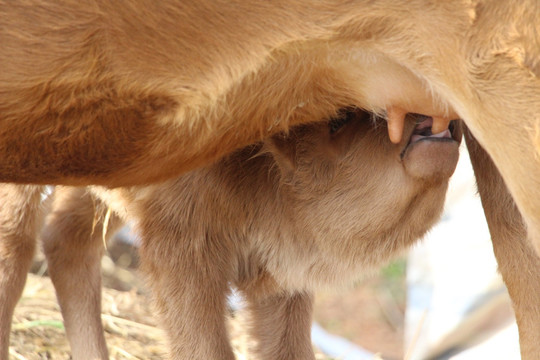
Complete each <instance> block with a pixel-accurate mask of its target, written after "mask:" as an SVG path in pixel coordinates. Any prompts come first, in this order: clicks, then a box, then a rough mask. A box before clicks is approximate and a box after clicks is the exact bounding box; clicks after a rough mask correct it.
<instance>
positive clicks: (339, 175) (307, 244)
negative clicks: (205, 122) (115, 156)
mask: <svg viewBox="0 0 540 360" xmlns="http://www.w3.org/2000/svg"><path fill="white" fill-rule="evenodd" d="M420 118H421V117H420ZM412 120H413V119H411V118H409V119H408V121H407V124H406V126H405V134H406V136H405V138H404V139H403V142H402V143H400V144H397V145H396V144H392V143H391V142H390V140H389V139H388V135H387V130H386V126H385V124H386V123H385V122H384V120H381V119H379V120H378V122H377V123H376V124H374V123H373V120H372V119H370V117H369V115H368V114H366V113H364V112H361V111H358V110H349V111H348V112H346V113H344V114H343V116H342V118H340V119H339V120H333V121H332V122H330V123H329V124H328V123H324V122H323V123H317V124H311V125H305V126H300V127H297V128H295V129H293V130H291V132H290V133H289V135H283V134H282V135H278V136H275V137H273V138H271V139H268V140H266V141H264V142H263V143H258V144H255V145H252V146H248V147H246V148H244V149H242V150H239V151H237V152H235V153H233V154H231V155H230V156H227V157H226V158H224V159H223V160H220V161H219V162H217V163H216V164H214V165H212V166H208V167H205V168H202V169H199V170H196V171H193V172H190V173H187V174H186V175H184V176H182V177H180V178H178V179H175V180H171V181H168V182H165V183H163V184H159V185H152V186H148V187H143V188H120V189H117V190H106V189H104V188H93V193H94V194H95V195H97V196H98V197H99V198H100V199H101V201H103V202H104V203H105V204H107V205H108V206H110V207H111V208H112V209H113V210H118V211H117V212H116V217H115V218H114V219H113V225H112V228H111V229H109V231H108V233H109V234H111V233H112V232H114V230H115V229H116V227H117V226H118V225H119V223H118V218H119V217H121V218H124V219H126V218H130V219H132V220H136V222H137V223H138V228H139V230H140V232H141V235H142V246H141V263H142V269H143V272H144V273H145V274H146V275H147V277H148V280H149V281H148V283H149V285H150V287H151V289H152V292H153V296H154V299H155V304H156V308H157V310H158V311H157V313H158V315H159V316H160V323H161V324H163V326H164V327H165V329H166V331H167V335H168V339H169V349H170V358H171V359H209V360H210V359H215V360H218V359H219V360H224V359H234V355H233V352H232V350H231V347H230V345H229V339H228V337H227V333H226V328H225V322H224V318H225V314H226V297H227V294H228V293H229V286H230V284H232V285H234V286H236V287H237V288H238V289H239V290H240V291H241V292H242V293H243V294H244V295H245V297H246V299H247V301H248V308H249V312H250V314H251V318H252V319H251V335H252V336H253V337H254V338H255V339H256V340H257V341H258V346H257V349H256V350H255V354H254V356H255V358H257V359H265V360H278V359H295V360H308V359H310V360H312V359H314V355H313V351H312V347H311V341H310V324H311V307H312V291H313V290H315V289H321V288H328V287H335V286H343V285H345V284H351V283H352V282H353V281H354V280H355V279H358V278H359V277H360V276H362V273H365V272H366V271H368V270H370V269H373V268H374V267H375V266H378V265H380V264H381V263H383V262H385V261H387V260H388V259H389V258H391V257H392V256H394V255H395V254H397V253H400V252H402V251H404V250H405V249H406V248H407V247H408V246H409V245H410V244H412V243H413V242H414V241H415V240H417V239H418V238H420V237H421V236H422V235H423V234H424V233H425V232H426V231H427V230H428V229H429V228H430V227H431V226H432V225H433V223H434V222H435V221H437V219H438V217H439V215H440V213H441V211H442V207H443V203H444V197H445V193H446V188H447V184H448V179H449V177H450V175H451V174H452V172H453V171H454V169H455V165H456V163H457V157H458V142H456V141H455V140H453V139H452V138H450V137H447V138H442V139H441V138H428V139H422V140H419V141H417V142H415V137H411V136H413V134H418V133H419V132H420V130H419V129H420V128H421V127H422V126H423V125H422V124H423V123H422V122H420V125H418V126H416V125H415V123H414V121H412ZM457 125H458V124H455V125H452V128H453V130H454V136H455V137H456V138H457V139H459V138H460V136H461V135H460V129H459V126H457ZM424 129H425V128H424ZM448 136H450V134H448ZM409 139H411V141H412V142H411V143H410V144H408V143H409ZM99 204H101V203H100V202H99V201H97V200H95V201H94V202H93V201H92V198H91V196H90V195H89V193H88V192H86V190H85V189H81V188H70V187H60V188H58V190H57V197H56V199H55V202H54V206H53V211H52V213H51V215H50V216H49V218H48V221H47V226H46V228H45V230H44V232H43V241H44V249H45V253H46V255H47V259H48V261H49V265H50V274H51V278H52V280H53V282H54V284H55V286H56V289H57V292H58V298H59V300H60V304H61V308H62V311H63V314H64V317H65V322H66V330H67V332H68V337H69V339H70V342H71V345H72V349H73V354H74V358H75V359H94V358H103V357H104V356H105V355H106V349H105V348H104V346H103V344H104V342H103V339H102V336H98V333H99V332H100V331H101V325H100V322H99V316H98V315H99V312H98V310H99V264H100V261H99V260H100V259H99V258H100V255H101V252H102V244H103V242H102V239H101V234H102V232H101V228H100V226H101V223H99V224H98V226H97V228H95V227H93V220H94V216H93V209H94V208H95V207H96V206H97V207H98V209H101V210H100V213H101V214H103V211H104V209H106V207H104V206H102V205H99ZM83 284H84V285H86V286H83ZM96 336H98V338H96Z"/></svg>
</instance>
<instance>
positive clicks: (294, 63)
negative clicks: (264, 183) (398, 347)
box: [0, 0, 540, 353]
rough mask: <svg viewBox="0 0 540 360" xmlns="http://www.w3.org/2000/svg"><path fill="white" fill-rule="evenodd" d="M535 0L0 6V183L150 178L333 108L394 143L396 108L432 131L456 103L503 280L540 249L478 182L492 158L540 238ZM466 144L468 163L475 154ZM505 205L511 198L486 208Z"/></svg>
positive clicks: (533, 296) (531, 310)
mask: <svg viewBox="0 0 540 360" xmlns="http://www.w3.org/2000/svg"><path fill="white" fill-rule="evenodd" d="M539 6H540V5H539V4H538V2H537V1H535V0H527V1H521V2H519V3H511V2H506V1H497V0H491V1H489V0H485V1H482V0H478V1H474V0H471V1H467V0H459V1H458V0H455V1H444V2H443V1H441V2H432V1H428V0H412V1H405V0H401V1H393V0H383V1H377V2H372V1H344V0H334V1H331V0H329V1H325V2H317V3H313V2H310V1H282V2H279V1H273V2H268V3H266V2H265V3H261V2H255V1H208V0H206V1H160V2H152V1H149V0H148V1H142V0H138V1H130V2H122V1H116V2H106V1H99V0H98V1H92V2H78V1H69V0H66V1H55V2H51V3H43V2H36V1H17V2H9V1H2V2H0V44H1V49H0V69H1V71H0V180H1V181H15V182H36V183H66V184H90V183H98V184H104V185H109V186H120V185H130V184H140V183H147V182H152V181H157V180H162V179H165V178H168V177H171V176H174V175H176V174H178V173H180V172H183V171H186V170H188V169H192V168H194V167H197V166H199V165H201V164H204V163H207V162H209V161H211V160H214V159H217V158H218V157H220V156H221V155H223V154H225V153H228V152H229V151H231V150H233V149H235V148H238V147H241V146H243V145H246V144H248V143H251V142H253V141H255V140H257V139H260V138H262V137H264V136H265V135H268V134H271V133H274V132H277V131H280V130H282V129H287V128H289V127H290V126H292V125H294V124H297V123H302V122H306V121H308V120H309V119H313V118H325V117H329V116H332V115H335V113H336V111H337V109H339V108H342V107H343V106H358V107H361V108H365V109H367V110H370V111H373V112H376V113H385V112H387V113H388V117H389V120H390V123H391V126H390V129H392V130H391V132H390V135H391V138H392V139H393V140H394V141H397V140H398V139H399V138H400V135H399V134H400V129H401V118H402V116H403V114H404V113H406V112H416V113H422V114H426V115H430V116H432V117H433V118H434V121H435V123H434V128H435V129H444V127H445V124H446V121H447V120H448V118H451V117H453V116H454V114H457V115H458V116H459V117H461V118H463V119H464V120H465V122H466V124H467V126H468V127H469V128H470V131H471V133H472V135H474V137H475V138H476V139H477V140H478V141H479V143H480V144H481V145H482V147H483V149H485V150H486V151H487V153H488V154H489V156H490V157H491V158H492V159H493V161H494V163H495V165H496V168H495V167H492V166H490V167H486V166H484V165H485V163H477V164H476V165H477V166H476V169H477V171H480V173H477V176H479V183H480V186H481V188H484V189H489V191H487V192H484V191H481V193H483V194H484V195H483V197H484V199H485V205H486V206H487V207H488V211H487V214H488V217H490V219H488V221H490V223H491V224H490V225H491V227H492V229H496V230H497V232H496V233H494V238H500V239H502V240H501V241H502V242H501V243H500V242H495V243H494V245H495V250H496V252H498V248H499V246H501V245H500V244H502V243H504V244H508V245H504V246H503V248H504V249H505V251H503V252H501V253H503V254H505V255H504V256H500V257H499V263H500V265H501V271H502V272H503V275H504V276H505V277H506V278H507V279H509V278H512V277H513V276H516V275H515V271H511V270H512V269H514V268H515V267H516V266H515V265H512V264H513V262H512V261H510V260H508V259H510V258H512V259H520V258H522V257H523V256H524V255H523V254H524V253H526V254H527V256H530V259H532V260H531V261H532V264H533V265H531V264H529V265H527V266H528V267H529V268H528V269H527V271H529V272H531V270H530V266H534V267H535V269H536V268H537V267H538V261H537V259H536V258H535V257H534V254H531V249H529V245H527V243H523V242H521V240H522V239H521V238H522V237H524V236H525V235H524V234H525V230H523V229H524V225H523V224H522V223H521V219H519V214H517V213H514V211H515V210H514V209H513V207H512V206H513V205H512V201H511V200H510V199H509V198H506V195H505V194H506V190H505V185H504V183H502V182H499V183H498V184H499V185H497V186H493V184H494V182H493V181H492V178H493V177H497V176H498V175H497V174H496V173H497V170H496V169H498V170H499V171H500V173H501V175H502V178H503V179H504V182H505V183H506V185H507V186H508V189H509V192H510V194H511V195H512V197H513V199H514V200H515V202H516V204H517V207H518V208H519V210H520V211H521V214H523V215H524V219H525V222H526V225H527V230H528V233H529V238H530V239H532V244H533V245H534V246H535V247H536V249H537V250H538V249H539V247H540V215H538V214H540V192H539V190H538V189H540V186H539V185H540V184H539V182H540V180H539V179H540V164H539V156H540V155H539V148H540V145H539V141H540V140H539V139H540V118H539V116H540V115H539V114H540V80H539V75H540V60H539V59H540V39H539V37H540V35H539V34H540V30H539V26H540V25H539V24H538V21H537V18H538V14H539ZM471 141H473V142H474V141H476V140H474V139H473V140H471ZM477 149H478V157H476V156H477V155H473V161H474V162H477V161H478V159H479V158H481V157H485V155H484V154H483V150H482V148H477ZM482 184H485V186H484V185H482ZM493 190H497V193H496V195H493V194H492V193H491V191H493ZM486 193H490V194H491V195H490V198H493V199H499V200H493V201H490V200H486ZM503 200H504V201H505V204H510V205H508V206H505V207H502V208H500V207H498V206H497V205H496V204H497V201H503ZM494 206H495V207H494ZM490 214H491V215H490ZM493 214H496V216H495V215H493ZM492 215H493V217H492V218H491V216H492ZM509 218H512V219H517V220H516V221H515V222H512V223H511V224H510V223H508V222H507V219H509ZM514 225H515V226H517V227H518V228H520V229H521V230H519V231H514V230H515V227H514ZM513 237H515V239H512V238H513ZM508 241H509V242H508ZM520 244H522V245H520ZM516 264H517V265H520V264H522V262H520V261H517V263H516ZM521 266H525V265H521ZM518 268H519V266H518ZM507 272H508V274H507ZM532 273H533V274H536V272H535V271H532ZM535 276H536V275H535ZM529 277H530V276H529V275H527V276H526V278H525V279H515V280H512V281H513V282H514V283H516V284H520V285H519V286H518V287H520V286H522V284H525V283H530V284H533V285H534V286H533V287H532V288H531V287H529V288H527V290H526V291H525V290H523V291H522V290H517V291H515V293H514V295H513V296H515V297H516V298H515V299H514V302H515V303H516V304H517V303H520V302H522V301H520V300H516V299H518V298H524V299H525V300H526V301H525V300H524V301H523V302H524V303H526V304H529V305H527V306H526V307H525V308H526V309H527V313H528V314H529V315H524V316H523V320H522V321H523V322H529V320H528V319H537V318H539V317H540V314H539V312H540V310H538V307H537V306H533V305H531V304H538V303H540V301H539V300H540V299H539V298H540V289H539V286H540V285H535V284H540V281H537V280H532V281H531V280H530V278H529ZM536 279H537V278H536ZM507 281H509V280H507ZM518 313H519V311H518ZM519 321H520V319H519V316H518V322H519ZM531 324H532V325H531V326H532V327H531V328H529V329H528V330H527V331H524V330H522V331H521V335H522V342H523V341H525V342H526V343H529V341H532V340H530V339H529V340H523V339H526V338H527V337H529V336H531V337H534V336H533V335H531V334H538V333H540V330H539V327H540V325H539V324H540V321H537V320H534V321H532V322H531ZM522 328H523V327H522ZM535 343H538V342H536V341H532V342H531V344H535ZM537 346H538V345H526V346H525V348H526V349H527V348H528V347H530V348H531V349H536V353H538V352H540V351H539V350H538V348H537ZM526 352H528V350H526ZM530 353H534V351H532V350H531V352H530Z"/></svg>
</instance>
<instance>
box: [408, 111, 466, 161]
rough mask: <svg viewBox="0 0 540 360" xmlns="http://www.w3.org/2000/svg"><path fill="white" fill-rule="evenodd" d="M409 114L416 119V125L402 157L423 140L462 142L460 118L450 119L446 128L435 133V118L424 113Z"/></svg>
mask: <svg viewBox="0 0 540 360" xmlns="http://www.w3.org/2000/svg"><path fill="white" fill-rule="evenodd" d="M409 116H411V117H413V118H414V119H415V121H416V125H415V127H414V128H413V130H412V132H411V134H410V137H409V140H408V141H407V143H406V144H405V147H404V148H403V151H402V152H401V158H403V157H404V156H405V153H406V152H407V150H409V149H410V148H411V147H413V146H414V145H415V144H417V143H419V142H422V141H431V142H457V143H458V144H459V143H461V137H462V131H461V126H460V125H461V124H460V120H452V121H450V123H449V125H448V128H447V129H446V130H444V131H442V132H440V133H437V134H433V132H432V126H433V118H432V117H431V116H427V115H422V114H409Z"/></svg>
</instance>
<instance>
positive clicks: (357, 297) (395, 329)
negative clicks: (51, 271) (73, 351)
mask: <svg viewBox="0 0 540 360" xmlns="http://www.w3.org/2000/svg"><path fill="white" fill-rule="evenodd" d="M109 253H110V255H111V257H106V258H105V259H104V261H103V275H104V281H103V282H104V285H105V287H104V290H103V314H102V319H103V323H104V328H105V335H106V339H107V344H108V347H109V352H110V358H111V359H115V360H116V359H118V360H124V359H126V360H131V359H141V360H142V359H163V358H164V352H165V348H166V347H165V341H164V335H163V332H162V331H161V330H160V329H159V327H158V326H157V325H158V324H156V320H155V318H154V317H153V316H152V310H151V306H150V304H149V300H148V296H147V294H146V293H145V289H144V286H143V285H142V283H141V281H140V277H139V276H138V274H137V272H136V270H135V268H136V265H137V261H136V252H135V251H134V249H133V248H130V247H129V246H126V245H122V244H120V245H118V244H112V245H111V246H110V247H109ZM33 272H35V273H42V274H43V273H45V274H46V266H45V265H44V264H43V262H42V261H39V260H38V261H36V263H35V264H34V267H33ZM404 304H405V283H404V263H403V262H400V261H398V262H396V263H394V264H393V265H391V266H389V267H387V268H385V269H383V270H382V271H381V272H380V273H379V274H377V275H375V276H373V277H370V278H368V279H366V280H364V281H362V282H361V283H359V284H357V286H355V287H354V288H353V289H351V290H349V291H345V292H344V291H341V292H339V293H330V292H329V293H321V294H317V296H316V306H315V319H316V321H318V322H319V323H320V324H321V325H322V326H323V327H324V328H325V329H326V330H327V331H328V332H330V333H332V334H335V335H340V336H343V337H345V338H347V339H349V340H351V341H353V342H354V343H356V344H358V345H360V346H362V347H364V348H366V349H368V350H370V351H371V352H373V353H378V354H381V355H382V357H383V358H384V359H401V358H403V346H402V338H403V309H404ZM230 333H231V336H232V339H233V340H232V342H233V346H234V349H235V352H236V355H237V359H239V360H247V359H248V357H247V356H246V352H247V349H249V347H250V346H252V344H250V342H249V340H248V338H247V336H246V335H245V333H244V332H243V326H242V318H241V316H233V317H231V320H230ZM69 354H70V353H69V345H68V342H67V339H66V337H65V332H64V327H63V324H62V317H61V315H60V312H59V307H58V305H57V303H56V299H55V296H54V290H53V287H52V284H51V282H50V279H49V278H47V277H46V276H41V275H34V274H30V275H29V278H28V282H27V285H26V288H25V291H24V294H23V297H22V299H21V301H20V303H19V304H18V306H17V308H16V310H15V316H14V319H13V325H12V333H11V342H10V360H23V359H27V360H43V359H69V358H70V355H69ZM317 359H318V360H319V359H320V360H330V358H328V357H326V356H324V355H323V354H322V353H320V352H317Z"/></svg>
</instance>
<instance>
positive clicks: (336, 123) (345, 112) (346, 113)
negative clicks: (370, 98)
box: [328, 108, 358, 135]
mask: <svg viewBox="0 0 540 360" xmlns="http://www.w3.org/2000/svg"><path fill="white" fill-rule="evenodd" d="M357 112H358V109H356V108H346V109H342V110H340V111H339V113H338V116H337V117H334V118H332V119H330V121H328V128H329V129H330V135H334V134H335V133H337V132H338V131H339V129H341V128H342V127H343V126H344V125H345V124H347V123H349V122H350V121H351V120H352V119H354V118H355V117H356V115H357Z"/></svg>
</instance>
